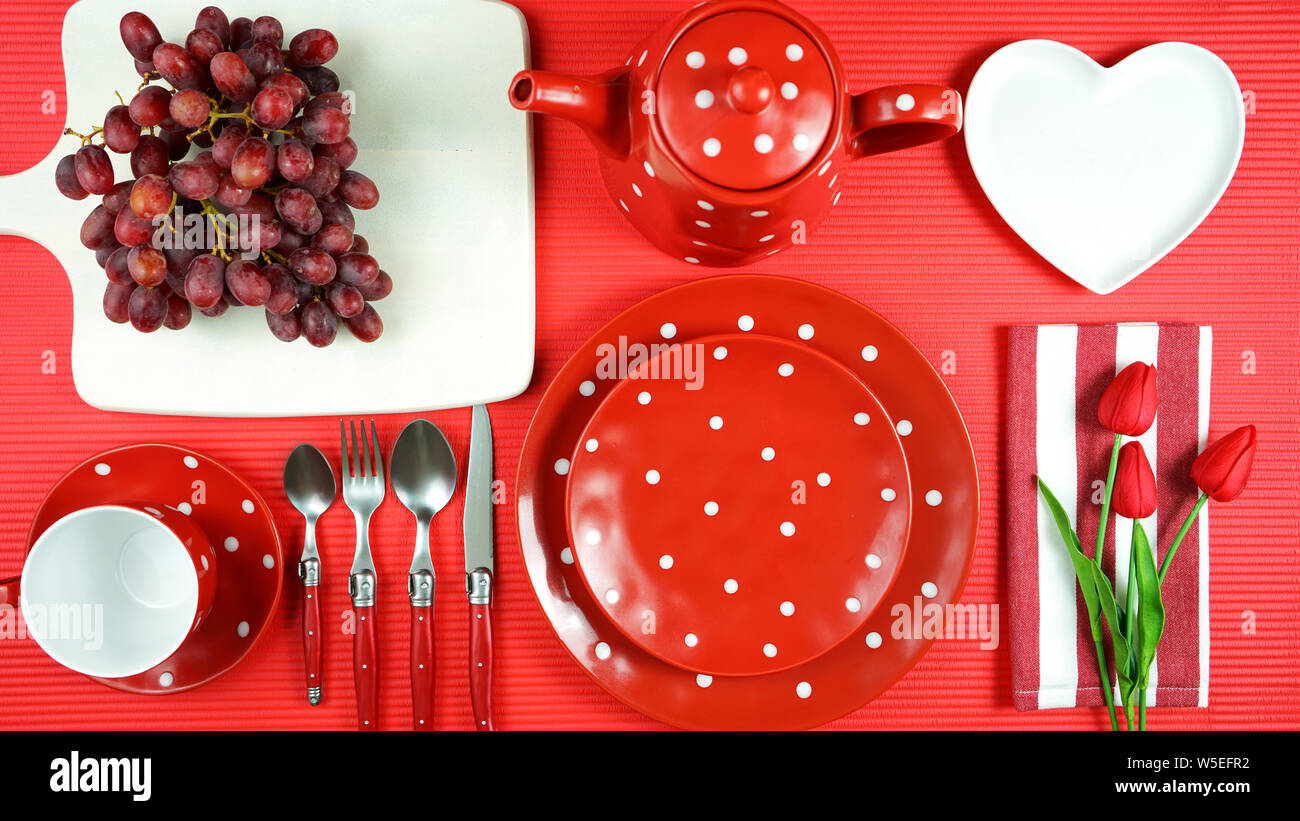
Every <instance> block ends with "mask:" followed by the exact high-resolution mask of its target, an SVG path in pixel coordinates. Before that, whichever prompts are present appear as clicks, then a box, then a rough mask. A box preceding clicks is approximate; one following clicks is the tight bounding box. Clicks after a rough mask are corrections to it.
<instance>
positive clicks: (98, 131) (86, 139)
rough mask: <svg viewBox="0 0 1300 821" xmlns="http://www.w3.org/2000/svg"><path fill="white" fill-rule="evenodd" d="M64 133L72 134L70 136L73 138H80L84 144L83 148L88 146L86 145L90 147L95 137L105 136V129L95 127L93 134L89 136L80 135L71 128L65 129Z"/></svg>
mask: <svg viewBox="0 0 1300 821" xmlns="http://www.w3.org/2000/svg"><path fill="white" fill-rule="evenodd" d="M63 133H64V134H70V135H72V136H73V137H77V138H79V139H80V140H81V144H82V145H83V146H86V145H89V144H90V143H91V142H92V141H93V140H94V139H95V137H96V136H97V135H99V134H103V133H104V129H103V127H102V126H95V127H94V128H93V129H92V130H91V132H90V133H89V134H81V133H78V132H76V131H73V130H72V129H71V128H65V129H63Z"/></svg>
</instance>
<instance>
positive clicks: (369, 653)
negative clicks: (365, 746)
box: [352, 605, 379, 730]
mask: <svg viewBox="0 0 1300 821" xmlns="http://www.w3.org/2000/svg"><path fill="white" fill-rule="evenodd" d="M353 610H354V611H355V612H356V616H357V623H356V628H357V634H356V636H354V637H353V640H352V677H353V680H354V681H355V682H356V687H357V729H358V730H377V729H379V641H378V637H377V633H376V630H375V607H374V605H368V606H365V607H355V606H354V607H353Z"/></svg>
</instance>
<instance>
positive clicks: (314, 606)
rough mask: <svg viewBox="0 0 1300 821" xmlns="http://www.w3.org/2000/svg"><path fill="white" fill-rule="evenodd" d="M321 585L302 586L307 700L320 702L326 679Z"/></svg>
mask: <svg viewBox="0 0 1300 821" xmlns="http://www.w3.org/2000/svg"><path fill="white" fill-rule="evenodd" d="M320 628H321V616H320V585H317V584H304V585H303V588H302V649H303V656H304V658H306V660H307V701H308V703H310V704H320V700H321V694H322V689H321V688H322V687H323V686H324V679H323V678H322V671H321V629H320Z"/></svg>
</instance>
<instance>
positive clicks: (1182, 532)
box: [1156, 493, 1210, 584]
mask: <svg viewBox="0 0 1300 821" xmlns="http://www.w3.org/2000/svg"><path fill="white" fill-rule="evenodd" d="M1209 498H1210V497H1208V496H1206V495H1205V494H1204V493H1202V494H1201V498H1199V499H1197V500H1196V507H1194V508H1192V512H1191V513H1189V514H1187V518H1186V519H1184V520H1183V526H1182V527H1180V528H1178V535H1177V536H1175V537H1174V541H1173V544H1171V545H1169V552H1168V553H1166V554H1165V560H1164V561H1163V562H1161V563H1160V572H1159V573H1157V574H1156V581H1157V582H1158V583H1159V584H1164V583H1165V573H1167V572H1169V563H1170V562H1172V561H1173V560H1174V554H1175V553H1177V552H1178V546H1179V545H1180V544H1182V543H1183V537H1185V536H1186V535H1187V531H1189V530H1191V529H1192V522H1194V521H1196V517H1197V516H1199V515H1200V514H1201V508H1203V507H1205V502H1206V501H1207V500H1208V499H1209Z"/></svg>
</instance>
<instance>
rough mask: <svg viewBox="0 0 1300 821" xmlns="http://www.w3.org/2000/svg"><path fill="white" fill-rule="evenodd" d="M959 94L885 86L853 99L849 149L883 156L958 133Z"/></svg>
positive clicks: (858, 153)
mask: <svg viewBox="0 0 1300 821" xmlns="http://www.w3.org/2000/svg"><path fill="white" fill-rule="evenodd" d="M961 118H962V103H961V94H959V93H957V91H956V90H955V89H951V88H947V87H946V86H939V85H922V84H914V83H908V84H905V85H896V86H885V87H883V88H877V89H873V90H872V91H867V92H864V93H862V94H855V95H853V97H852V121H851V122H852V130H853V136H852V138H851V140H850V142H849V150H850V151H851V152H852V154H853V157H854V158H855V159H856V158H858V157H867V156H871V155H873V154H884V153H886V152H889V151H897V150H899V149H900V148H912V147H914V146H918V145H924V144H925V143H929V142H934V141H936V140H944V139H947V138H948V137H951V136H952V135H954V134H956V133H957V132H958V131H960V130H961Z"/></svg>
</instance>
